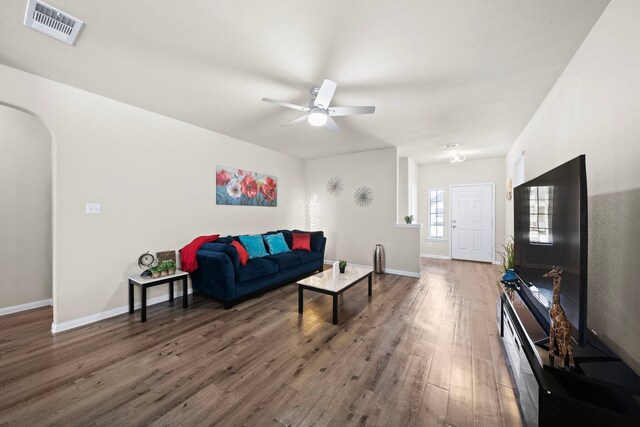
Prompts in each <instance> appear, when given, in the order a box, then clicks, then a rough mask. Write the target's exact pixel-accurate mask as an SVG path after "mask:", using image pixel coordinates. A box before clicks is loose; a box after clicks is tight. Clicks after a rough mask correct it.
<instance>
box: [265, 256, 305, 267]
mask: <svg viewBox="0 0 640 427" xmlns="http://www.w3.org/2000/svg"><path fill="white" fill-rule="evenodd" d="M263 259H266V260H269V261H272V262H275V263H276V264H278V268H279V269H280V270H286V269H287V268H291V267H295V266H296V265H300V264H301V263H302V261H301V259H300V257H299V256H298V255H297V254H296V253H294V252H287V253H283V254H276V255H267V256H266V257H263Z"/></svg>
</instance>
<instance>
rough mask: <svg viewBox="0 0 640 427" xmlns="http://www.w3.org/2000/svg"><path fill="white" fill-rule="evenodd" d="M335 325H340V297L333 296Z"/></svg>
mask: <svg viewBox="0 0 640 427" xmlns="http://www.w3.org/2000/svg"><path fill="white" fill-rule="evenodd" d="M333 324H334V325H337V324H338V295H334V296H333Z"/></svg>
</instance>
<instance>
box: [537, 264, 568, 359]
mask: <svg viewBox="0 0 640 427" xmlns="http://www.w3.org/2000/svg"><path fill="white" fill-rule="evenodd" d="M543 277H550V278H552V279H553V301H552V302H551V308H550V309H549V317H550V318H551V328H550V330H549V363H551V366H553V358H554V355H558V356H559V357H560V363H559V364H558V365H559V366H560V368H563V369H564V366H565V361H566V358H567V356H569V366H571V367H572V368H574V367H575V363H574V362H573V348H572V344H571V324H570V323H569V319H567V315H566V314H565V312H564V309H563V308H562V306H561V305H560V281H561V280H562V267H556V266H554V267H553V270H551V271H549V272H548V273H546V274H545V275H544V276H543ZM556 344H557V345H558V352H557V353H556ZM558 353H559V354H558Z"/></svg>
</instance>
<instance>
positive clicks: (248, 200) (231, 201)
mask: <svg viewBox="0 0 640 427" xmlns="http://www.w3.org/2000/svg"><path fill="white" fill-rule="evenodd" d="M216 204H217V205H238V206H269V207H272V206H273V207H275V206H278V178H277V177H275V176H271V175H265V174H263V173H258V172H251V171H248V170H244V169H238V168H229V167H226V166H219V165H218V166H217V167H216Z"/></svg>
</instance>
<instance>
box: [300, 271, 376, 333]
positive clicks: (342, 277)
mask: <svg viewBox="0 0 640 427" xmlns="http://www.w3.org/2000/svg"><path fill="white" fill-rule="evenodd" d="M372 273H373V269H371V268H361V267H352V266H349V265H348V266H347V268H346V269H345V272H344V273H343V274H337V275H336V276H335V277H334V275H333V268H330V269H328V270H325V271H323V272H322V273H317V274H314V275H313V276H309V277H307V278H306V279H302V280H300V281H298V313H300V314H302V311H303V303H302V293H303V291H304V290H305V289H307V290H310V291H315V292H320V293H321V294H326V295H331V296H332V297H333V324H334V325H337V324H338V295H340V294H341V293H343V292H344V291H346V290H347V289H349V288H350V287H352V286H353V285H355V284H356V283H358V282H359V281H361V280H362V279H364V278H365V277H368V278H369V295H371V275H372Z"/></svg>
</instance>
